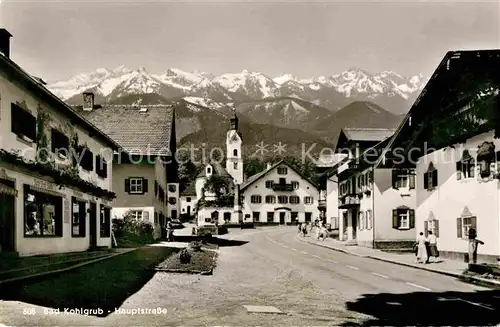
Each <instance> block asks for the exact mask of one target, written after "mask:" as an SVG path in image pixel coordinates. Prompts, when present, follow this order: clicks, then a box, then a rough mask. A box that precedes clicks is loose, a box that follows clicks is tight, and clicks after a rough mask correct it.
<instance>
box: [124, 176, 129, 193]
mask: <svg viewBox="0 0 500 327" xmlns="http://www.w3.org/2000/svg"><path fill="white" fill-rule="evenodd" d="M125 192H127V193H130V178H125Z"/></svg>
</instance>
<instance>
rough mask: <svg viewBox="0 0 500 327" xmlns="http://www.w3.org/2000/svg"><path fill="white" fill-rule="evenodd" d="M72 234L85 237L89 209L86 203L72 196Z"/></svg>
mask: <svg viewBox="0 0 500 327" xmlns="http://www.w3.org/2000/svg"><path fill="white" fill-rule="evenodd" d="M71 218H72V219H71V236H73V237H85V229H86V227H87V211H86V203H85V202H84V201H80V200H77V199H76V198H75V197H72V198H71Z"/></svg>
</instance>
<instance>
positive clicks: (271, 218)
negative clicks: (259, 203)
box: [267, 211, 274, 223]
mask: <svg viewBox="0 0 500 327" xmlns="http://www.w3.org/2000/svg"><path fill="white" fill-rule="evenodd" d="M273 221H274V211H269V212H268V213H267V222H268V223H272V222H273Z"/></svg>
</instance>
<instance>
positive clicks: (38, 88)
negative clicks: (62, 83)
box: [0, 32, 120, 150]
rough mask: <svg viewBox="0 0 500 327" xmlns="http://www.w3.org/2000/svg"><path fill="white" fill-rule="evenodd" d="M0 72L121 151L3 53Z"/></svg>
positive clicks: (90, 123) (0, 59) (108, 138)
mask: <svg viewBox="0 0 500 327" xmlns="http://www.w3.org/2000/svg"><path fill="white" fill-rule="evenodd" d="M7 33H8V32H7ZM0 71H3V72H6V73H9V74H12V76H14V78H16V79H18V80H19V82H20V83H21V84H22V85H23V86H24V87H25V88H26V89H27V90H28V91H30V92H34V93H36V94H37V96H38V97H39V98H40V99H41V100H43V101H45V102H46V103H47V104H49V105H50V106H51V109H53V110H56V111H58V112H60V113H61V114H63V115H64V116H66V117H68V118H69V119H70V120H71V123H72V124H77V125H80V126H81V127H83V128H85V129H86V130H88V131H90V132H92V134H93V135H94V136H95V137H96V138H97V139H99V140H100V141H102V142H103V143H105V144H106V145H107V146H110V147H111V148H112V149H113V150H119V149H120V145H119V144H118V143H117V142H115V141H114V140H113V139H112V138H110V137H109V136H107V135H106V133H105V132H103V131H102V130H100V129H99V128H98V126H96V125H94V124H93V123H92V122H90V121H89V120H88V119H86V118H85V117H83V116H82V115H81V114H80V113H78V112H76V111H75V110H73V108H71V107H70V106H69V105H68V104H66V103H65V102H64V101H62V100H61V99H59V98H58V97H57V96H56V95H54V94H53V93H52V92H51V91H49V90H48V89H47V88H46V87H45V86H44V83H42V81H40V79H39V78H35V77H33V76H31V75H30V74H28V73H27V72H26V71H25V70H24V69H22V68H21V67H20V66H19V65H17V64H16V63H15V62H14V61H12V60H11V59H10V58H8V57H6V56H5V55H4V54H3V53H0Z"/></svg>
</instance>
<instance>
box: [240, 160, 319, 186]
mask: <svg viewBox="0 0 500 327" xmlns="http://www.w3.org/2000/svg"><path fill="white" fill-rule="evenodd" d="M279 165H285V166H287V167H288V168H289V169H291V170H293V171H294V172H295V173H296V174H297V175H299V176H300V177H301V178H302V179H304V180H306V181H307V182H309V183H310V184H311V185H313V186H314V187H315V188H318V185H316V183H314V182H313V181H311V180H310V179H309V178H307V177H305V176H304V175H303V174H302V173H301V172H299V171H297V170H296V169H294V168H293V167H291V166H290V165H288V164H287V163H285V161H284V160H280V161H278V162H277V163H275V164H273V165H272V166H271V167H269V168H266V169H265V170H263V171H261V172H260V173H257V174H255V175H253V176H250V177H249V178H248V180H247V181H246V182H245V183H244V184H243V185H242V186H241V188H240V191H241V192H243V191H244V190H245V189H246V188H248V187H249V186H250V185H252V184H253V183H255V182H256V181H258V180H260V179H261V178H263V177H264V176H266V175H267V174H268V173H269V172H271V171H272V170H273V169H274V168H276V167H278V166H279Z"/></svg>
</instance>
